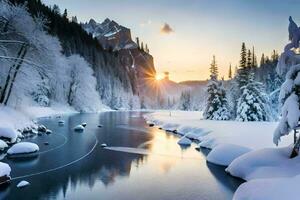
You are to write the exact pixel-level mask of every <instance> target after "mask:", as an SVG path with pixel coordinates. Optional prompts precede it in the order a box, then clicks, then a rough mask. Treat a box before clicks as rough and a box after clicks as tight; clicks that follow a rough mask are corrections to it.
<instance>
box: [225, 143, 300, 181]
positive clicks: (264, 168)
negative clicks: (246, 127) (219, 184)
mask: <svg viewBox="0 0 300 200" xmlns="http://www.w3.org/2000/svg"><path fill="white" fill-rule="evenodd" d="M291 150H292V147H284V148H265V149H259V150H256V151H251V152H249V153H246V154H244V155H242V156H240V157H238V158H237V159H235V160H234V161H232V163H231V164H230V165H229V166H228V167H227V169H226V171H227V172H229V173H230V174H231V175H233V176H236V177H239V178H242V179H244V180H247V181H248V180H252V179H257V178H275V177H291V176H296V175H298V174H299V175H300V157H299V156H297V157H295V158H294V159H290V157H289V156H290V153H291Z"/></svg>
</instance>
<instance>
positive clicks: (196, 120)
mask: <svg viewBox="0 0 300 200" xmlns="http://www.w3.org/2000/svg"><path fill="white" fill-rule="evenodd" d="M144 117H145V119H146V121H147V123H154V124H155V125H156V126H158V127H161V128H162V129H164V130H177V133H178V134H181V135H186V137H187V138H191V139H195V138H198V140H200V141H201V143H200V146H201V147H206V148H209V149H212V148H214V147H215V146H216V145H217V144H235V145H239V146H242V147H247V148H249V149H253V150H255V149H261V148H266V147H275V145H274V143H273V142H272V138H273V132H274V130H275V129H276V126H277V124H278V123H277V122H238V121H214V120H203V117H202V112H199V111H171V116H170V114H169V111H157V112H154V113H149V114H146V115H144ZM258 141H259V142H258ZM292 142H293V137H292V135H289V136H286V137H283V138H282V141H281V143H280V144H279V146H281V147H282V146H287V145H290V144H291V143H292Z"/></svg>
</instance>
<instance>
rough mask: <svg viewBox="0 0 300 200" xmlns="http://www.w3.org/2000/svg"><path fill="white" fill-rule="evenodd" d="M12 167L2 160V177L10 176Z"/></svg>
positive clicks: (0, 163)
mask: <svg viewBox="0 0 300 200" xmlns="http://www.w3.org/2000/svg"><path fill="white" fill-rule="evenodd" d="M10 172H11V168H10V166H9V165H8V164H6V163H3V162H0V177H4V176H7V177H9V176H10Z"/></svg>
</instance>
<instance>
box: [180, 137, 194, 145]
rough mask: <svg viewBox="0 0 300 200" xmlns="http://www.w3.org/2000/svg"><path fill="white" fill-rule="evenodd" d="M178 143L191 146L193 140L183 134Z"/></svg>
mask: <svg viewBox="0 0 300 200" xmlns="http://www.w3.org/2000/svg"><path fill="white" fill-rule="evenodd" d="M177 143H178V144H179V145H183V146H190V145H191V144H192V141H191V140H190V139H189V138H187V137H185V136H183V137H182V138H180V140H179V141H178V142H177Z"/></svg>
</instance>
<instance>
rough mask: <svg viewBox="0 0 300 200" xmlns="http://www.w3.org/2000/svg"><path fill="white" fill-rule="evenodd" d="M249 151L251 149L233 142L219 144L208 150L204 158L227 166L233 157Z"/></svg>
mask: <svg viewBox="0 0 300 200" xmlns="http://www.w3.org/2000/svg"><path fill="white" fill-rule="evenodd" d="M249 151H251V149H249V148H247V147H242V146H239V145H235V144H219V145H217V146H216V147H215V148H213V150H212V151H211V152H209V154H208V155H207V157H206V159H207V161H208V162H211V163H214V164H217V165H223V166H228V165H229V164H230V163H231V162H232V161H233V160H234V159H236V158H237V157H239V156H241V155H243V154H245V153H248V152H249Z"/></svg>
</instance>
